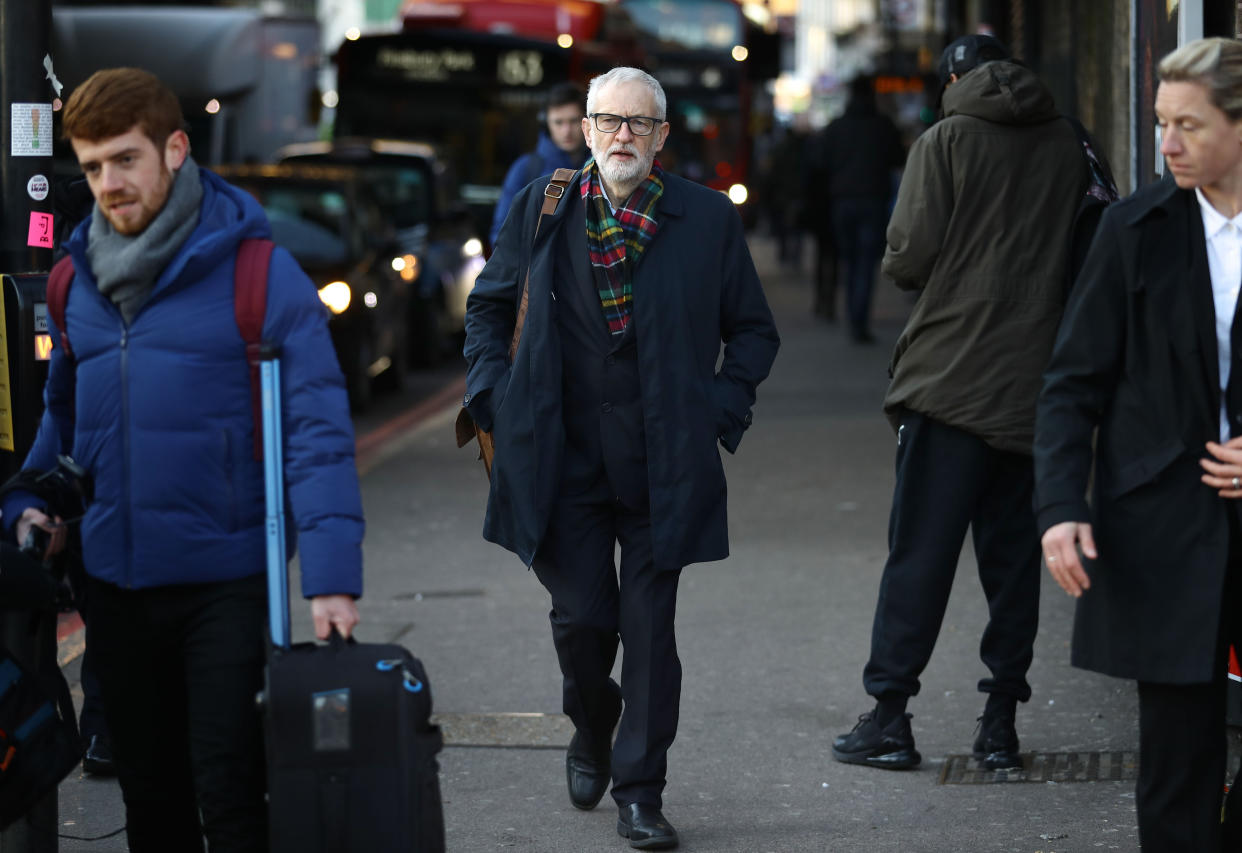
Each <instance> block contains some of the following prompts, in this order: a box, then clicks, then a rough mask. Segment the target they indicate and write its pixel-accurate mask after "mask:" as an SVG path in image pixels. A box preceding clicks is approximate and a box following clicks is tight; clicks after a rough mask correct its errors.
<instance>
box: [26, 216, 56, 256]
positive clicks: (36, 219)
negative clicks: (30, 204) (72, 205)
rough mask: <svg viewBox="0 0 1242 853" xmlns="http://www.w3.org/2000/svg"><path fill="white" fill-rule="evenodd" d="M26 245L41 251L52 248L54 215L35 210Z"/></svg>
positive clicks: (31, 218)
mask: <svg viewBox="0 0 1242 853" xmlns="http://www.w3.org/2000/svg"><path fill="white" fill-rule="evenodd" d="M26 245H27V246H35V247H37V248H40V249H50V248H52V214H50V213H42V212H40V211H37V210H34V211H31V213H30V232H29V233H28V234H27V235H26Z"/></svg>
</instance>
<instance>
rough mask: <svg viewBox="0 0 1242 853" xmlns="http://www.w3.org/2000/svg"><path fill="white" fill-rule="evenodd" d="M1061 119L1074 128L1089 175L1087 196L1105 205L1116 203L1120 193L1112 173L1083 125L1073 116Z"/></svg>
mask: <svg viewBox="0 0 1242 853" xmlns="http://www.w3.org/2000/svg"><path fill="white" fill-rule="evenodd" d="M1062 118H1064V119H1065V120H1066V121H1067V122H1069V124H1070V127H1072V128H1074V135H1075V136H1076V137H1078V145H1079V147H1080V148H1081V149H1082V153H1083V157H1084V158H1085V159H1086V161H1087V169H1088V171H1089V172H1090V174H1091V186H1089V187H1088V189H1087V194H1088V195H1092V196H1095V197H1096V198H1098V199H1099V200H1100V201H1102V202H1104V203H1105V204H1111V203H1112V202H1114V201H1117V200H1118V199H1119V198H1121V193H1120V192H1119V191H1118V190H1117V181H1116V179H1114V178H1113V172H1112V170H1111V169H1110V168H1109V166H1108V163H1107V162H1106V161H1105V160H1104V158H1103V157H1101V156H1100V154H1099V152H1097V151H1096V150H1095V143H1094V142H1092V140H1091V134H1090V133H1088V132H1087V128H1086V127H1085V126H1084V125H1083V123H1082V122H1080V121H1079V120H1078V119H1076V118H1074V117H1073V116H1070V115H1065V116H1062Z"/></svg>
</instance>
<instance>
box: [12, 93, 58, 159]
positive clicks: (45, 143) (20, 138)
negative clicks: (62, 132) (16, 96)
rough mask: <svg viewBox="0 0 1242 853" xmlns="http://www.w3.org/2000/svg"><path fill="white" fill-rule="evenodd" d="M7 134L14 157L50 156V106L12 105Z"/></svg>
mask: <svg viewBox="0 0 1242 853" xmlns="http://www.w3.org/2000/svg"><path fill="white" fill-rule="evenodd" d="M11 106H12V111H11V113H10V117H9V132H10V134H11V136H10V139H11V140H12V152H11V153H12V156H14V157H51V156H52V105H51V104H12V105H11Z"/></svg>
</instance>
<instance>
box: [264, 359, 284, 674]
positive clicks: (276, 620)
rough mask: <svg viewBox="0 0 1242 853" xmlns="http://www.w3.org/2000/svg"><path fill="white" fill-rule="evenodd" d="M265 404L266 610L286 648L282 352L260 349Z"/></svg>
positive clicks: (274, 632)
mask: <svg viewBox="0 0 1242 853" xmlns="http://www.w3.org/2000/svg"><path fill="white" fill-rule="evenodd" d="M259 377H260V389H261V396H262V403H263V490H264V495H265V499H266V501H265V502H266V515H265V527H266V533H267V607H268V628H269V630H270V632H271V636H272V645H273V646H276V647H277V648H281V649H287V648H289V643H290V629H289V561H288V557H287V555H286V552H285V472H284V464H283V456H284V454H283V452H282V451H283V447H284V442H283V441H282V439H281V432H280V350H279V348H278V347H275V346H272V345H270V344H264V345H263V346H262V347H261V348H260V362H259Z"/></svg>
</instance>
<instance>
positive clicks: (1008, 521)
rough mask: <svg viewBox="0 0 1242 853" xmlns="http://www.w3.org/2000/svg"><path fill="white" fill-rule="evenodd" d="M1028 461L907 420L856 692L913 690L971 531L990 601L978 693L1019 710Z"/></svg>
mask: <svg viewBox="0 0 1242 853" xmlns="http://www.w3.org/2000/svg"><path fill="white" fill-rule="evenodd" d="M1033 489H1034V467H1033V464H1032V462H1031V457H1029V456H1025V455H1022V454H1017V453H1006V452H1003V451H999V450H996V449H994V448H992V447H990V446H988V445H987V444H985V443H984V442H983V441H982V440H981V439H979V438H977V437H975V436H973V435H970V434H969V433H966V432H964V431H962V430H959V429H955V428H954V427H950V426H947V425H945V424H942V423H939V422H938V421H935V420H932V419H931V418H928V417H925V416H923V415H920V414H917V413H914V412H906V413H905V414H904V415H903V417H902V421H901V427H900V430H899V437H898V443H897V482H896V488H895V489H894V492H893V508H892V514H891V515H890V517H889V528H888V547H889V554H888V562H887V563H886V564H885V566H884V574H883V576H882V578H881V580H880V597H879V601H878V603H877V604H876V609H875V622H874V623H873V626H872V632H871V658H870V660H868V661H867V666H866V668H865V669H864V670H863V684H864V686H865V687H866V690H867V692H868V693H869V694H871V695H872V696H879V695H880V694H881V693H886V692H897V693H904V694H906V695H909V696H913V695H915V694H917V693H918V692H919V675H920V674H921V673H922V672H923V669H924V668H925V667H926V666H927V662H928V661H929V660H930V659H931V654H932V649H933V648H934V647H935V645H936V638H937V637H938V636H939V634H940V626H941V623H942V622H943V621H944V612H945V608H946V607H947V605H948V603H949V592H950V591H951V589H952V587H953V576H954V574H955V573H956V569H957V561H958V558H959V557H960V556H961V552H962V543H963V542H964V541H965V538H966V530H967V528H968V527H969V528H970V530H971V532H972V534H973V537H974V545H975V556H976V558H977V559H978V563H979V580H980V581H981V582H982V584H983V592H984V595H985V596H986V597H987V601H988V625H987V628H986V629H984V632H983V639H982V641H981V643H980V648H979V652H980V657H981V658H982V659H983V663H984V664H985V665H986V666H987V668H988V669H989V670H990V671H991V673H992V674H991V677H990V678H984V679H982V680H981V681H980V682H979V689H980V690H981V691H983V692H985V693H1004V694H1008V695H1010V696H1013V697H1014V698H1015V699H1018V700H1019V701H1023V702H1025V701H1026V700H1027V699H1029V698H1030V696H1031V688H1030V685H1029V684H1027V681H1026V673H1027V670H1028V669H1029V668H1030V665H1031V659H1032V657H1033V656H1034V644H1035V631H1036V628H1037V627H1038V625H1039V572H1040V568H1039V533H1038V531H1037V529H1036V522H1035V512H1034V508H1033V505H1032V500H1031V499H1032V492H1033Z"/></svg>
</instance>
